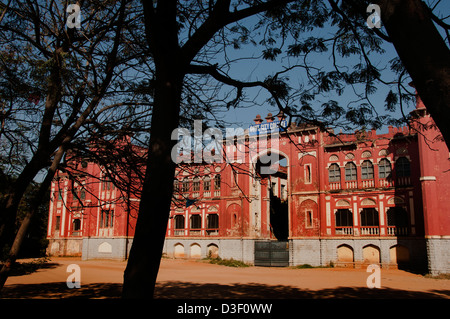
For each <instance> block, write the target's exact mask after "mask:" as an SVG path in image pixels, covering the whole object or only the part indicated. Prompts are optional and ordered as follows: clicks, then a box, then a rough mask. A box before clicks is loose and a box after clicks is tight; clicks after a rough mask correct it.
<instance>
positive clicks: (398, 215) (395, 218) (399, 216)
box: [387, 207, 408, 227]
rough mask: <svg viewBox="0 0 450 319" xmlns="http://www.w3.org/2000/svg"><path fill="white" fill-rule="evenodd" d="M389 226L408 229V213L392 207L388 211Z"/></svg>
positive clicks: (400, 208) (402, 209)
mask: <svg viewBox="0 0 450 319" xmlns="http://www.w3.org/2000/svg"><path fill="white" fill-rule="evenodd" d="M387 224H388V226H396V227H408V213H407V212H406V210H405V209H404V208H402V207H391V208H389V209H388V211H387Z"/></svg>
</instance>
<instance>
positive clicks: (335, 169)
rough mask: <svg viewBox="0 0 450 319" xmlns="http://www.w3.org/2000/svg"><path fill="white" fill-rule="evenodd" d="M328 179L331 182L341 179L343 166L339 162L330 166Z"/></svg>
mask: <svg viewBox="0 0 450 319" xmlns="http://www.w3.org/2000/svg"><path fill="white" fill-rule="evenodd" d="M328 179H329V182H330V183H335V182H340V181H341V168H340V167H339V165H338V164H331V165H330V167H329V168H328Z"/></svg>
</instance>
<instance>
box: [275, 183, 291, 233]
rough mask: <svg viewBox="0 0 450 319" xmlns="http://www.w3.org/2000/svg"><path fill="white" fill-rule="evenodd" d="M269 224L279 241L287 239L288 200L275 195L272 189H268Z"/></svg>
mask: <svg viewBox="0 0 450 319" xmlns="http://www.w3.org/2000/svg"><path fill="white" fill-rule="evenodd" d="M270 226H271V229H272V233H273V235H274V236H275V238H276V239H278V240H281V241H285V240H287V239H288V236H289V219H288V201H287V200H285V201H283V200H281V198H280V197H278V196H275V195H274V193H273V191H272V189H270Z"/></svg>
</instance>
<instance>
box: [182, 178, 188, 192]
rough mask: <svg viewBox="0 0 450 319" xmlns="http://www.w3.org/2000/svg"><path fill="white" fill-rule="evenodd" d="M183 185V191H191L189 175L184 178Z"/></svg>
mask: <svg viewBox="0 0 450 319" xmlns="http://www.w3.org/2000/svg"><path fill="white" fill-rule="evenodd" d="M181 187H182V191H183V193H187V192H189V179H188V178H187V177H186V178H184V179H183V183H182V186H181Z"/></svg>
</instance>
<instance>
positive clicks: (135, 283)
mask: <svg viewBox="0 0 450 319" xmlns="http://www.w3.org/2000/svg"><path fill="white" fill-rule="evenodd" d="M167 71H168V70H164V71H163V72H161V73H163V74H159V75H158V73H157V79H156V82H157V83H156V90H155V92H156V95H155V100H154V107H153V113H152V123H151V125H152V126H151V136H150V147H149V153H148V160H147V170H146V175H145V180H144V184H143V189H142V196H141V202H140V206H139V215H138V220H137V223H136V230H135V235H134V239H133V244H132V247H131V250H130V256H129V259H128V264H127V267H126V269H125V273H124V285H123V292H122V295H123V297H124V298H152V297H153V290H154V287H155V283H156V277H157V275H158V271H159V265H160V261H161V256H162V250H163V246H164V239H165V234H166V229H167V221H168V218H169V213H170V204H171V199H172V191H173V179H174V175H175V163H174V162H173V161H172V159H171V151H172V147H173V146H174V145H175V142H176V141H172V140H171V134H172V131H173V130H174V129H175V128H177V127H178V122H179V108H180V98H181V87H182V83H183V76H180V75H179V71H177V70H172V71H169V72H167Z"/></svg>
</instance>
